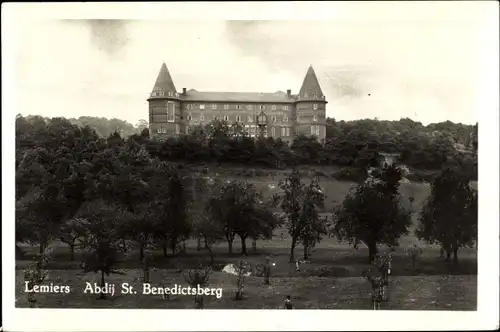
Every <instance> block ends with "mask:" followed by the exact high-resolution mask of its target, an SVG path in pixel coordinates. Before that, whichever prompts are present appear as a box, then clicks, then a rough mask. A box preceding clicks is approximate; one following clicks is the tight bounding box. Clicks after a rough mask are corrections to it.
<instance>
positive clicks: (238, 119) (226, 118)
mask: <svg viewBox="0 0 500 332" xmlns="http://www.w3.org/2000/svg"><path fill="white" fill-rule="evenodd" d="M186 119H187V120H188V121H192V120H193V116H192V115H191V114H189V115H188V116H187V118H186ZM243 119H244V116H241V115H236V122H243ZM299 119H300V117H299V115H297V121H299ZM212 120H224V121H228V122H229V121H230V117H229V116H228V115H225V116H216V115H214V116H213V117H212ZM200 121H201V122H204V121H205V116H204V115H203V114H200ZM277 121H278V117H277V116H275V115H271V122H273V123H274V122H277ZM281 121H282V122H285V123H286V122H288V116H286V115H283V118H282V119H281ZM313 121H318V116H317V115H316V114H313ZM169 122H173V117H172V121H170V120H169ZM247 122H250V123H252V122H253V116H251V115H248V116H247Z"/></svg>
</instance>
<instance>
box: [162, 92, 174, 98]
mask: <svg viewBox="0 0 500 332" xmlns="http://www.w3.org/2000/svg"><path fill="white" fill-rule="evenodd" d="M161 93H163V91H162V92H161ZM168 95H169V96H170V97H172V92H170V91H169V92H168Z"/></svg>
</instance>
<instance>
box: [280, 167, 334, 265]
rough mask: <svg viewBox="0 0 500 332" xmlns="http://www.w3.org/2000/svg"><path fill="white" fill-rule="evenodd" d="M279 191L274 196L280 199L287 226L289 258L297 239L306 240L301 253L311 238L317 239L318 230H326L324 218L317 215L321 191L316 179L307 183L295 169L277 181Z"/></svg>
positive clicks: (291, 255) (310, 242)
mask: <svg viewBox="0 0 500 332" xmlns="http://www.w3.org/2000/svg"><path fill="white" fill-rule="evenodd" d="M279 187H280V189H281V190H282V191H283V193H282V195H281V196H280V195H278V196H276V197H275V199H276V200H279V201H280V207H281V209H282V210H283V212H284V214H285V216H286V222H285V224H286V226H287V228H288V233H289V234H290V236H291V238H292V245H291V248H290V262H293V261H294V260H295V259H294V250H295V247H296V245H297V244H298V243H299V242H301V241H302V242H303V243H304V244H305V249H304V253H305V256H306V257H307V250H308V249H309V246H311V245H312V244H313V243H314V242H316V241H319V239H320V236H319V235H320V234H322V233H326V229H325V227H326V225H324V224H325V223H324V220H323V219H321V218H320V217H319V216H318V212H317V211H318V209H319V208H320V207H322V206H323V203H324V198H325V196H324V194H323V192H322V191H321V188H320V187H319V184H318V182H317V180H315V179H313V180H311V182H310V184H309V185H307V186H306V185H305V184H304V183H302V182H301V179H300V174H299V171H298V170H297V169H294V170H293V171H292V173H291V174H290V175H289V176H288V177H287V178H286V179H285V180H284V181H280V183H279Z"/></svg>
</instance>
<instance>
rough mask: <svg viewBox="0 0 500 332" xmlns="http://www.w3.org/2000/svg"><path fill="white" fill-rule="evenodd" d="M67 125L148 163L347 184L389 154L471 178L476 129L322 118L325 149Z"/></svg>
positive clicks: (20, 121)
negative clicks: (138, 152) (334, 170)
mask: <svg viewBox="0 0 500 332" xmlns="http://www.w3.org/2000/svg"><path fill="white" fill-rule="evenodd" d="M53 120H54V119H47V118H42V117H39V116H29V117H22V116H18V118H17V122H16V134H17V135H21V136H23V137H25V139H24V140H26V137H27V136H26V135H24V134H25V133H27V132H34V131H36V130H37V128H38V129H40V126H46V125H47V123H48V122H50V121H53ZM68 121H69V122H70V123H71V124H75V125H78V126H81V127H82V126H90V127H92V128H94V129H95V131H96V133H97V134H99V135H100V136H101V137H105V138H106V137H107V138H108V139H111V140H113V139H118V140H120V139H122V138H128V139H132V140H134V141H136V142H137V143H139V144H141V145H144V146H145V147H146V150H147V151H148V152H149V154H150V155H151V156H152V157H158V158H159V159H161V160H165V161H179V162H188V163H200V162H202V163H203V162H204V163H214V162H215V163H219V164H228V163H229V164H242V165H248V166H256V167H258V166H261V167H268V168H287V167H293V166H299V165H334V166H339V167H342V168H343V170H344V173H345V175H346V178H348V177H354V178H356V173H359V174H361V176H363V175H364V174H365V171H364V170H365V169H366V168H367V167H370V166H376V165H378V157H379V153H380V152H389V153H399V154H400V159H399V160H400V162H401V163H403V164H405V165H407V166H408V167H410V169H412V170H414V174H416V175H417V178H415V179H414V180H426V181H429V180H430V179H426V178H425V175H426V174H428V173H432V171H437V170H441V169H442V168H443V167H449V166H453V167H455V168H457V169H459V170H460V171H461V172H462V173H464V174H466V175H467V176H469V177H470V178H471V179H474V180H475V179H477V144H478V143H477V142H478V139H477V124H476V125H474V126H472V125H464V124H460V123H459V124H456V123H453V122H451V121H446V122H441V123H433V124H429V125H427V126H424V125H422V124H421V123H420V122H414V121H412V120H411V119H401V120H399V121H379V120H370V119H365V120H356V121H335V120H334V119H331V118H329V119H327V129H326V139H325V142H324V144H320V143H319V142H317V140H316V139H315V138H314V137H307V136H299V137H296V138H295V139H294V140H293V141H292V142H291V143H290V144H288V143H286V142H284V141H281V140H280V139H274V138H258V139H253V138H251V137H248V136H245V135H244V133H243V131H242V128H241V126H238V125H235V124H229V123H226V122H224V121H214V122H212V123H210V124H208V125H206V126H204V127H201V126H200V127H197V128H194V130H193V131H192V133H191V134H190V135H183V136H180V137H170V138H168V139H166V140H164V141H159V140H153V139H150V137H149V131H148V129H147V122H146V121H144V120H141V121H140V123H139V124H138V125H137V126H133V125H132V124H130V123H128V122H126V121H122V120H118V119H110V120H108V119H106V118H94V117H80V118H78V119H68ZM28 136H30V137H31V138H30V139H36V138H34V137H33V136H32V135H28ZM18 138H19V137H18ZM18 142H19V139H18ZM24 144H26V143H24Z"/></svg>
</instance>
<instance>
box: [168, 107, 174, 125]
mask: <svg viewBox="0 0 500 332" xmlns="http://www.w3.org/2000/svg"><path fill="white" fill-rule="evenodd" d="M174 119H175V105H174V103H168V104H167V121H168V122H174Z"/></svg>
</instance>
